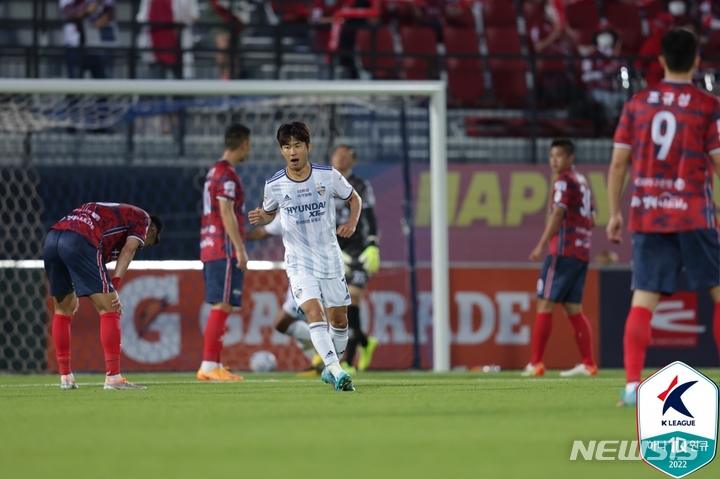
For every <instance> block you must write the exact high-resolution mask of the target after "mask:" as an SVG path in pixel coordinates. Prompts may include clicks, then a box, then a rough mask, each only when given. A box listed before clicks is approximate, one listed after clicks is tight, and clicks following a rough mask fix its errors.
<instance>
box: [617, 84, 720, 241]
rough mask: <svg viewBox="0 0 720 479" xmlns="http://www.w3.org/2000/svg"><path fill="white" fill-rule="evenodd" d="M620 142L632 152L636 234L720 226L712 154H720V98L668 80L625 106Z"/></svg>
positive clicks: (632, 218) (633, 226)
mask: <svg viewBox="0 0 720 479" xmlns="http://www.w3.org/2000/svg"><path fill="white" fill-rule="evenodd" d="M614 144H615V147H617V148H629V149H631V150H632V197H631V200H630V222H629V229H630V230H631V231H638V232H643V233H652V232H655V233H673V232H678V231H690V230H695V229H707V228H714V227H715V203H714V201H713V196H712V188H713V187H712V181H713V170H712V162H711V161H710V160H709V157H708V155H709V154H713V153H717V152H720V101H719V100H718V98H716V97H714V96H712V95H709V94H707V93H706V92H704V91H702V90H700V89H699V88H696V87H694V86H693V85H691V84H690V83H674V82H673V83H671V82H666V81H664V82H662V83H661V84H660V85H658V86H657V87H655V88H652V89H649V90H645V91H643V92H641V93H639V94H637V95H635V96H634V97H633V98H632V100H630V101H629V102H628V103H626V104H625V108H624V110H623V114H622V116H621V118H620V123H619V125H618V128H617V130H616V131H615V137H614Z"/></svg>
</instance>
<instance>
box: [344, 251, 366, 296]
mask: <svg viewBox="0 0 720 479" xmlns="http://www.w3.org/2000/svg"><path fill="white" fill-rule="evenodd" d="M345 272H346V273H347V274H346V275H345V281H347V284H348V285H349V286H356V287H358V288H362V289H365V286H366V285H367V282H368V279H370V273H368V272H367V271H365V268H363V264H362V263H361V262H360V260H358V258H357V256H353V257H352V262H351V263H350V264H349V265H348V266H346V267H345Z"/></svg>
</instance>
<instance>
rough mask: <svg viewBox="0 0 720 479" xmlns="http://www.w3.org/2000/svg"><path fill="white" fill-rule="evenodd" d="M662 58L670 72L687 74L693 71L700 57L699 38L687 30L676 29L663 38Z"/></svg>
mask: <svg viewBox="0 0 720 479" xmlns="http://www.w3.org/2000/svg"><path fill="white" fill-rule="evenodd" d="M660 43H661V45H662V56H663V58H664V59H665V64H667V67H668V70H670V71H671V72H673V73H687V72H689V71H690V70H692V67H693V65H694V64H695V58H696V57H697V55H698V40H697V36H695V34H694V33H693V32H691V31H690V30H687V29H685V28H675V29H674V30H670V31H669V32H667V33H665V35H663V36H662V40H661V41H660Z"/></svg>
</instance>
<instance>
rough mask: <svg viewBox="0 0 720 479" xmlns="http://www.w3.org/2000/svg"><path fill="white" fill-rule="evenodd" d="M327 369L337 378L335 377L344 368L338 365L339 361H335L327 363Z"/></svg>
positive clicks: (342, 371)
mask: <svg viewBox="0 0 720 479" xmlns="http://www.w3.org/2000/svg"><path fill="white" fill-rule="evenodd" d="M327 368H328V371H330V372H331V373H332V375H333V376H335V378H336V379H337V377H338V376H339V375H340V373H344V372H345V370H344V369H343V368H342V366H340V363H339V362H337V361H335V362H334V363H332V364H328V365H327Z"/></svg>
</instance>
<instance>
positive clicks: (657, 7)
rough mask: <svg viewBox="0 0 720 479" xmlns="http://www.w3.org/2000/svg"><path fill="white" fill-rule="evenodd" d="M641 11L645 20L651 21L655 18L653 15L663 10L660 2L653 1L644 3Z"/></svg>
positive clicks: (658, 0)
mask: <svg viewBox="0 0 720 479" xmlns="http://www.w3.org/2000/svg"><path fill="white" fill-rule="evenodd" d="M643 10H644V11H645V18H647V19H648V20H652V19H653V18H655V15H657V14H658V13H660V12H662V11H663V10H665V9H664V8H663V3H662V0H655V1H654V2H650V3H646V4H645V6H644V7H643Z"/></svg>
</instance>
